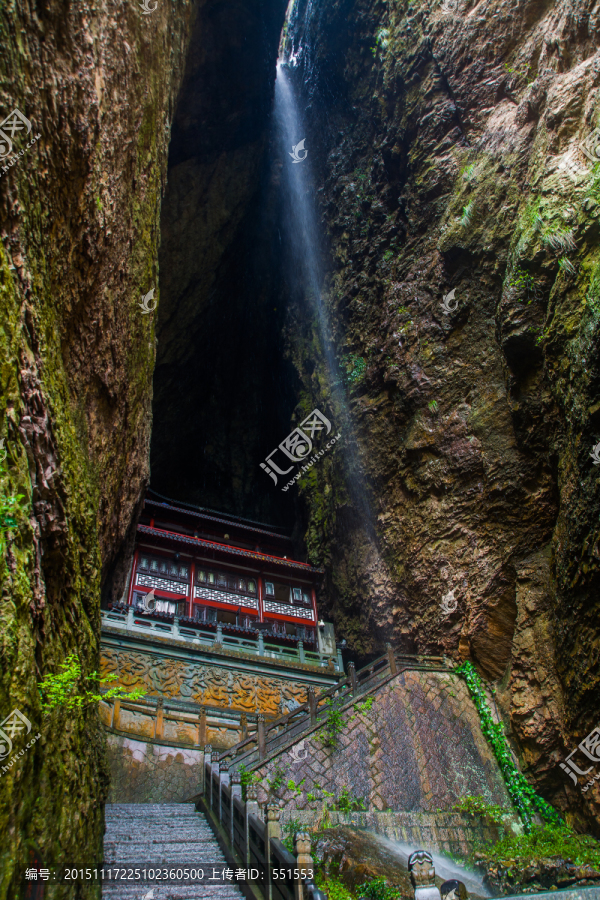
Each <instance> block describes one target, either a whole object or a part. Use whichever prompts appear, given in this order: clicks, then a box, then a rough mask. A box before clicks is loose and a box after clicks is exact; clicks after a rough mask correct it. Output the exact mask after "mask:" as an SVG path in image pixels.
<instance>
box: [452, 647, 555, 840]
mask: <svg viewBox="0 0 600 900" xmlns="http://www.w3.org/2000/svg"><path fill="white" fill-rule="evenodd" d="M454 674H455V675H461V676H462V677H463V678H464V680H465V681H466V683H467V687H468V688H469V693H470V694H471V697H472V698H473V702H474V704H475V706H476V708H477V712H478V713H479V719H480V722H481V731H482V733H483V735H484V737H486V738H487V740H488V742H489V744H490V746H491V748H492V750H493V752H494V756H495V757H496V760H497V762H498V765H499V767H500V771H501V772H502V775H503V777H504V783H505V784H506V789H507V790H508V793H509V794H510V799H511V800H512V802H513V804H514V806H515V808H516V810H517V811H518V813H519V815H520V817H521V821H522V822H523V825H524V826H525V830H526V831H527V832H529V831H531V827H532V819H533V815H534V814H535V813H536V812H537V813H539V814H540V815H541V816H542V818H543V819H544V820H545V821H546V822H548V823H550V824H552V825H554V826H560V825H563V824H564V823H563V820H562V819H561V817H560V816H559V814H558V813H557V812H556V810H555V809H553V808H552V807H551V806H550V804H549V803H546V801H545V800H544V799H543V798H542V797H540V796H539V794H537V793H536V792H535V791H534V789H533V788H532V787H531V785H530V784H529V782H528V781H527V779H526V778H525V776H524V775H523V774H522V772H520V771H519V769H518V768H517V766H516V765H515V763H514V760H513V758H512V754H511V752H510V747H509V746H508V741H507V740H506V735H505V734H504V727H503V725H502V724H501V723H499V722H494V720H493V718H492V713H491V711H490V708H489V706H488V703H487V699H486V695H485V691H484V689H483V682H482V680H481V678H480V677H479V674H478V673H477V670H476V669H475V666H474V665H473V663H470V662H468V661H467V662H465V663H463V664H462V666H459V667H458V668H457V669H455V670H454Z"/></svg>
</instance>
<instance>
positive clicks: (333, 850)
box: [313, 827, 414, 900]
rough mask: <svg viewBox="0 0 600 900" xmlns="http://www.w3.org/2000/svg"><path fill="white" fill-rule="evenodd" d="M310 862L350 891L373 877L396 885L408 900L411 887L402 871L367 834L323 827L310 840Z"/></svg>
mask: <svg viewBox="0 0 600 900" xmlns="http://www.w3.org/2000/svg"><path fill="white" fill-rule="evenodd" d="M313 853H314V859H315V862H316V864H317V865H318V866H320V867H322V869H323V872H324V873H325V874H326V875H328V876H329V877H331V878H335V879H336V880H338V881H341V882H343V883H344V884H346V885H347V886H348V887H349V888H350V889H351V890H354V889H355V888H357V887H359V886H360V885H361V884H364V882H365V881H370V880H372V879H373V878H381V877H383V878H385V879H386V881H387V882H388V884H390V885H394V886H397V887H398V888H399V889H400V892H401V894H402V897H403V898H406V900H412V898H413V897H414V888H413V886H412V884H411V881H410V876H409V874H408V870H407V869H406V868H404V869H402V868H401V867H400V865H399V863H398V858H397V857H396V856H395V855H394V854H393V853H392V852H391V851H386V849H385V847H383V846H382V845H381V844H380V843H379V842H378V841H377V838H376V837H375V836H374V835H372V834H369V832H368V831H358V830H356V829H354V828H349V827H337V828H327V829H325V830H324V831H322V832H321V833H320V834H319V835H318V837H317V838H316V840H313Z"/></svg>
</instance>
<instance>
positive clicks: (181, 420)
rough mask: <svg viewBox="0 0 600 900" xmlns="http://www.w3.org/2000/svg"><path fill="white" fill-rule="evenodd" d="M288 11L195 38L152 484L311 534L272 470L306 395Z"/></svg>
mask: <svg viewBox="0 0 600 900" xmlns="http://www.w3.org/2000/svg"><path fill="white" fill-rule="evenodd" d="M284 14H285V7H284V5H283V4H282V3H280V2H278V3H271V4H267V5H266V6H263V5H261V6H260V7H258V6H257V7H256V8H254V9H252V10H251V9H249V8H248V7H247V5H244V4H237V5H236V4H229V5H227V8H226V9H225V8H224V7H223V6H222V5H219V4H212V5H210V6H209V7H208V8H205V9H204V10H203V11H202V13H201V14H199V20H198V22H197V23H196V28H195V33H194V35H193V37H192V41H191V46H190V51H189V54H188V58H187V62H186V69H185V74H184V77H183V83H182V87H181V91H180V94H179V98H178V103H177V107H176V110H175V113H174V120H173V127H172V133H171V142H170V147H169V163H168V178H167V187H166V193H165V197H164V201H163V205H162V214H161V249H160V256H159V261H160V298H161V299H160V307H159V313H158V322H157V332H156V333H157V356H156V369H155V374H154V400H153V430H152V440H151V482H150V485H151V488H152V490H154V491H155V492H157V493H159V494H161V495H163V496H165V497H169V498H171V499H173V500H177V501H179V502H186V503H190V504H194V505H198V506H202V507H204V508H208V509H213V510H217V511H221V512H224V513H229V514H231V515H236V516H240V517H245V518H249V519H252V520H258V521H262V522H265V523H270V524H272V525H274V526H280V527H284V528H285V529H286V530H287V531H288V532H289V533H292V532H293V533H294V534H295V535H296V537H298V535H299V534H301V532H302V528H303V524H304V523H303V521H302V510H301V506H300V504H299V502H298V499H297V496H296V495H294V494H293V493H292V492H289V491H288V492H287V493H283V492H282V491H281V485H278V486H276V485H274V484H273V483H272V481H271V480H270V478H269V477H268V476H267V474H266V473H265V472H264V471H263V470H262V469H261V468H260V463H261V461H262V460H264V459H265V457H266V456H267V454H268V453H269V452H270V451H271V450H272V449H273V448H275V447H277V445H278V444H279V443H280V441H281V440H282V439H283V438H284V437H285V435H286V434H287V433H288V432H289V431H290V427H291V426H290V422H291V421H292V418H293V414H294V410H295V409H296V407H297V404H298V401H299V397H300V393H301V385H300V382H299V379H298V375H297V371H296V368H295V367H294V364H293V361H292V353H291V352H290V341H289V331H290V320H289V308H288V307H289V303H288V297H289V279H288V278H287V276H286V272H285V252H284V247H283V238H282V233H281V215H282V208H281V197H280V183H281V167H282V161H281V159H280V157H279V154H278V148H277V147H276V145H275V142H274V136H273V99H274V83H275V76H276V63H277V52H278V45H279V39H280V34H281V29H282V26H283V20H284ZM207 30H208V34H209V38H210V36H211V35H212V36H213V37H214V40H212V41H211V40H210V39H207Z"/></svg>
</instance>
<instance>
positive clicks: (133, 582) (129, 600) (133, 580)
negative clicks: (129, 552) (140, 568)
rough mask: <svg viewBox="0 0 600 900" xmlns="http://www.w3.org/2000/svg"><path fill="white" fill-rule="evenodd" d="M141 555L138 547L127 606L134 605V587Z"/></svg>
mask: <svg viewBox="0 0 600 900" xmlns="http://www.w3.org/2000/svg"><path fill="white" fill-rule="evenodd" d="M139 555H140V551H139V550H138V549H137V547H136V550H135V552H134V554H133V566H132V567H131V576H130V578H129V593H128V595H127V606H131V604H132V603H133V586H134V584H135V576H136V574H137V564H138V558H139Z"/></svg>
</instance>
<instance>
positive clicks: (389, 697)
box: [253, 670, 515, 853]
mask: <svg viewBox="0 0 600 900" xmlns="http://www.w3.org/2000/svg"><path fill="white" fill-rule="evenodd" d="M363 699H364V698H361V699H360V700H359V701H358V702H356V703H353V702H350V703H349V704H346V705H345V707H344V709H343V720H344V728H343V730H342V732H341V733H340V735H339V740H338V746H337V747H335V748H334V749H331V748H328V747H325V746H324V745H323V741H322V736H323V731H324V729H323V726H322V725H320V726H317V727H315V728H313V729H312V730H311V731H310V732H309V733H308V734H307V735H305V736H304V737H303V738H300V739H299V740H296V741H293V742H291V743H290V744H288V745H285V746H284V747H283V748H282V749H281V750H280V751H279V752H278V753H277V754H274V755H272V756H271V757H270V758H269V759H267V760H266V761H265V763H264V764H263V765H262V766H260V767H257V768H255V769H254V770H253V771H254V772H256V773H258V775H259V776H260V778H261V781H260V784H259V786H258V787H259V795H258V796H259V801H264V800H266V799H267V794H268V781H269V780H270V781H271V782H273V780H274V779H275V784H277V782H278V781H279V782H281V781H282V780H283V783H282V784H281V786H280V787H279V788H278V789H277V790H276V795H277V796H278V797H279V798H280V799H281V800H282V801H283V812H282V821H283V822H284V823H285V821H289V820H290V819H298V820H299V821H301V822H304V823H306V824H308V823H311V824H316V823H317V822H318V821H322V820H323V815H324V804H325V803H330V804H331V803H333V802H334V801H333V800H329V799H327V797H325V796H324V794H323V792H324V791H328V792H331V793H333V794H334V795H335V798H334V799H337V798H339V796H340V793H341V792H342V790H343V789H344V788H347V789H348V790H349V792H350V795H352V796H353V797H354V798H356V799H358V798H361V799H362V800H363V801H364V803H365V805H366V806H367V810H368V812H366V813H363V814H353V815H346V816H342V817H340V816H339V814H337V815H338V821H339V822H340V823H341V822H342V821H344V822H347V823H348V824H358V825H359V827H365V828H369V829H371V830H374V831H377V832H378V833H380V834H385V835H386V836H388V837H391V838H394V839H397V840H404V841H407V842H410V843H413V842H414V843H416V844H420V845H423V846H426V847H430V848H432V849H439V850H443V851H446V852H447V851H451V852H453V853H461V852H465V851H466V850H468V849H469V848H472V846H473V845H474V843H476V842H479V841H480V840H482V839H484V838H485V839H494V838H495V837H496V835H495V833H494V830H493V829H489V828H483V827H480V826H479V825H478V823H477V820H474V819H473V818H472V817H468V816H462V815H457V814H453V813H451V812H450V810H451V807H452V806H453V804H455V803H456V802H457V801H458V800H460V799H461V797H464V796H466V795H482V796H483V797H484V799H485V800H486V801H487V802H489V803H494V804H498V805H500V806H502V807H504V808H506V809H507V811H509V813H510V814H511V820H512V821H515V820H514V819H513V818H512V804H511V802H510V798H509V796H508V793H507V790H506V787H505V784H504V780H503V778H502V775H501V772H500V770H499V767H498V764H497V762H496V759H495V757H494V755H493V753H492V750H491V748H490V746H489V744H488V742H487V741H486V740H485V738H484V737H483V735H482V733H481V727H480V722H479V716H478V713H477V710H476V709H475V706H474V704H473V702H472V700H471V698H470V696H469V693H468V690H467V687H466V685H465V684H464V682H463V681H462V679H460V678H459V677H458V676H455V675H454V674H452V673H450V672H448V673H446V672H429V671H419V670H410V671H406V672H402V673H400V674H399V675H398V676H396V677H395V678H394V679H392V680H391V681H389V682H387V683H386V684H385V685H382V686H381V687H380V688H379V689H378V690H376V691H375V692H374V694H373V702H372V705H371V707H370V709H367V708H365V706H364V703H363ZM361 706H362V711H361ZM278 776H279V778H278ZM290 779H291V780H293V782H294V784H295V786H296V787H297V790H294V789H293V788H290V787H289V786H288V785H289V782H290ZM301 783H302V784H301ZM298 791H300V793H298ZM309 794H313V795H315V794H316V795H317V797H318V798H319V799H317V800H311V799H310V798H309ZM334 816H336V814H335V813H332V814H331V820H332V821H334Z"/></svg>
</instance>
